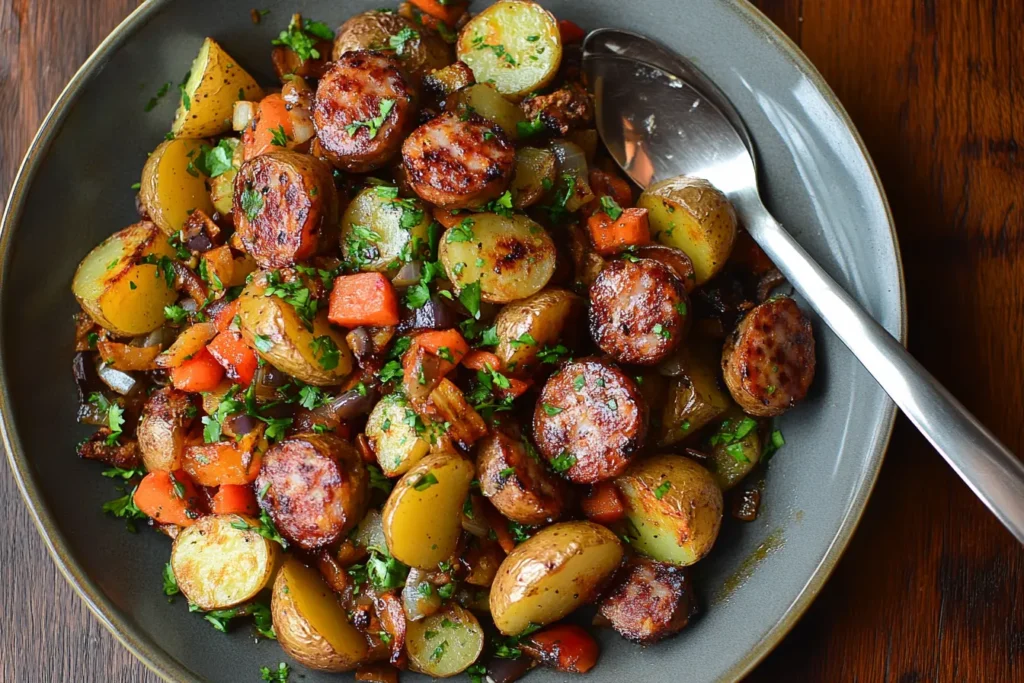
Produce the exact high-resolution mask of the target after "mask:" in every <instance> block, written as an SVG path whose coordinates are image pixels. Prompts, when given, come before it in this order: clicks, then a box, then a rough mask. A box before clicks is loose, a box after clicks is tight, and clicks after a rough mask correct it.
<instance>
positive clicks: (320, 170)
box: [232, 150, 338, 269]
mask: <svg viewBox="0 0 1024 683" xmlns="http://www.w3.org/2000/svg"><path fill="white" fill-rule="evenodd" d="M232 206H233V210H232V215H233V216H234V221H235V231H236V235H237V236H238V239H239V241H240V242H241V245H242V248H243V249H245V251H246V252H248V253H249V254H250V255H251V256H252V257H253V259H255V261H256V263H257V264H258V265H259V267H260V268H264V269H270V268H284V267H286V266H292V265H294V264H295V263H296V262H298V261H301V260H303V259H307V258H309V257H310V256H313V254H315V253H316V251H317V249H318V247H319V246H320V244H321V243H324V244H326V243H328V242H330V241H331V240H330V237H333V231H334V229H335V225H336V224H337V223H338V193H337V191H336V190H335V189H334V180H333V178H332V177H331V170H330V167H328V166H327V164H325V163H324V162H322V161H320V160H319V159H315V158H313V157H311V156H309V155H308V154H300V153H298V152H291V151H284V150H282V151H280V152H270V153H268V154H261V155H260V156H258V157H253V158H252V159H249V160H248V161H246V162H245V163H243V164H242V167H241V168H240V169H239V170H238V175H236V176H235V196H234V200H233V204H232Z"/></svg>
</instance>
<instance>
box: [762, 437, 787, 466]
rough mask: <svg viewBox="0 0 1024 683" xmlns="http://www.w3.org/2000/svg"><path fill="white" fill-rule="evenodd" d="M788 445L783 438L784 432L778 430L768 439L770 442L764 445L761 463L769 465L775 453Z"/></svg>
mask: <svg viewBox="0 0 1024 683" xmlns="http://www.w3.org/2000/svg"><path fill="white" fill-rule="evenodd" d="M785 445H786V440H785V439H784V438H782V432H781V431H779V430H778V429H776V430H774V431H773V432H772V433H771V434H770V435H769V437H768V441H767V442H765V444H764V449H763V450H762V452H761V461H762V462H765V463H767V462H768V461H769V460H771V458H772V456H773V455H775V452H776V451H777V450H779V449H780V448H782V447H783V446H785Z"/></svg>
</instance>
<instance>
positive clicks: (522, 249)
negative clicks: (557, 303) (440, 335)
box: [438, 213, 556, 304]
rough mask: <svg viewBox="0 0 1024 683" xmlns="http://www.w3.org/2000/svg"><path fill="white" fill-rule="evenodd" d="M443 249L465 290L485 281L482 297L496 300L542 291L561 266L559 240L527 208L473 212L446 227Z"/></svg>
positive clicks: (449, 268)
mask: <svg viewBox="0 0 1024 683" xmlns="http://www.w3.org/2000/svg"><path fill="white" fill-rule="evenodd" d="M438 253H439V257H440V259H441V263H442V264H443V265H444V269H445V272H446V273H447V275H448V279H449V280H451V281H452V283H454V285H455V286H456V288H458V289H459V291H460V292H461V291H462V290H463V289H464V288H465V287H467V286H472V285H473V284H475V283H478V282H479V283H480V298H481V299H483V300H484V301H490V302H492V303H499V304H503V303H507V302H509V301H515V300H516V299H524V298H526V297H528V296H530V295H531V294H536V293H537V292H539V291H540V290H541V289H543V288H544V285H546V284H547V283H548V280H550V279H551V276H552V275H553V274H554V272H555V257H556V252H555V243H554V242H553V241H552V240H551V237H550V236H548V234H547V232H546V231H545V230H544V228H542V227H541V226H540V225H538V224H537V223H535V222H534V221H532V220H530V219H529V218H527V217H526V216H523V215H521V214H516V215H514V216H510V217H509V216H499V215H497V214H493V213H477V214H473V215H472V216H470V217H468V218H465V219H463V221H462V223H461V224H460V225H456V226H455V227H453V228H449V229H448V230H447V231H446V232H445V234H444V236H443V237H442V238H441V244H440V247H439V249H438Z"/></svg>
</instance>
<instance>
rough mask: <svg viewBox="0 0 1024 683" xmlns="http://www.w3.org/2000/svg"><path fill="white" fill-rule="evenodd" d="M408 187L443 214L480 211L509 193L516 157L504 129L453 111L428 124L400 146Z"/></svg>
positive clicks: (475, 117)
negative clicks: (476, 209)
mask: <svg viewBox="0 0 1024 683" xmlns="http://www.w3.org/2000/svg"><path fill="white" fill-rule="evenodd" d="M402 162H403V164H404V165H405V170H406V173H407V174H408V178H409V183H410V184H411V185H412V188H413V189H414V190H415V191H416V194H418V195H419V196H420V197H422V198H423V199H425V200H427V201H428V202H430V203H431V204H434V205H436V206H439V207H441V208H443V209H468V208H479V207H481V206H483V205H484V204H486V203H487V202H489V201H491V200H492V199H496V198H497V197H499V196H501V194H502V193H503V192H504V191H505V190H506V189H508V185H509V183H510V182H511V180H512V171H513V169H514V168H515V162H516V152H515V148H514V147H513V146H512V143H511V142H509V140H508V138H507V137H505V134H504V133H502V131H501V129H499V128H496V127H495V126H493V125H492V124H491V123H490V122H488V121H486V120H485V119H483V118H481V117H479V116H475V115H471V116H470V117H469V118H468V119H467V120H463V119H462V118H461V117H460V116H459V115H458V114H457V113H455V112H447V113H445V114H441V115H440V116H438V117H437V118H436V119H433V120H431V121H428V122H427V123H424V124H423V125H422V126H420V127H419V128H417V129H416V130H414V131H413V132H412V134H411V135H409V137H408V138H406V140H405V143H404V144H403V145H402Z"/></svg>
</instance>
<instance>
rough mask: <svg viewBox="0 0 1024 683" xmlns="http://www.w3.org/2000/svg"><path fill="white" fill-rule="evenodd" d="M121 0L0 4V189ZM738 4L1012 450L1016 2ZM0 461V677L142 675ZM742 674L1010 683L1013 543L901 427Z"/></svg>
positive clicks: (941, 353)
mask: <svg viewBox="0 0 1024 683" xmlns="http://www.w3.org/2000/svg"><path fill="white" fill-rule="evenodd" d="M135 4H136V2H135V1H134V0H0V197H6V196H7V193H8V191H9V189H10V185H11V181H12V180H13V177H14V173H15V170H16V168H17V165H18V163H19V162H20V159H21V157H22V155H23V153H24V151H25V149H26V148H27V146H28V143H29V140H30V139H31V137H32V135H33V133H34V132H35V129H36V127H37V126H38V124H39V122H40V121H41V120H42V118H43V116H44V115H45V114H46V112H47V110H48V109H49V107H50V104H51V103H52V102H53V100H54V99H55V98H56V97H57V94H58V93H59V92H60V90H61V89H62V88H63V87H64V85H65V83H66V82H67V81H68V79H69V78H70V77H71V75H72V74H73V73H74V71H75V69H77V67H78V66H79V65H80V64H81V63H82V62H83V61H84V60H85V58H86V57H87V56H88V54H89V53H90V52H91V50H92V49H93V48H94V47H95V46H96V45H97V44H98V43H99V42H100V40H102V39H103V37H104V36H105V35H106V34H107V33H108V32H109V31H110V30H111V29H113V28H114V26H115V25H116V24H117V23H118V22H119V21H120V20H121V19H122V18H123V17H124V16H125V15H126V14H127V13H128V12H129V11H130V10H131V9H132V8H133V7H134V6H135ZM756 4H757V5H758V6H759V7H760V8H761V9H762V10H763V11H765V12H766V13H767V14H768V16H769V17H771V18H772V19H773V20H774V21H775V22H777V23H778V24H779V25H780V26H781V27H782V28H783V29H784V30H785V31H786V32H787V33H788V34H789V35H790V36H791V37H793V39H794V40H796V42H797V43H798V44H800V46H801V47H802V48H803V50H804V51H805V52H806V53H807V54H808V56H809V57H810V59H811V61H812V62H814V64H815V65H817V67H818V68H819V69H820V70H821V72H822V73H823V74H824V76H825V79H826V80H827V81H828V82H829V83H830V84H831V85H832V88H833V89H834V90H835V91H836V93H837V94H838V96H839V99H840V100H841V101H842V102H843V104H844V105H845V106H846V108H847V109H848V110H849V112H850V115H851V116H852V117H853V120H854V121H855V122H856V124H857V126H858V128H859V129H860V132H861V134H862V135H863V137H864V139H865V141H866V142H867V146H868V148H869V149H870V151H871V154H872V155H873V157H874V160H875V163H876V164H877V166H878V168H879V171H880V173H881V176H882V180H883V182H884V184H885V187H886V190H887V192H888V195H889V200H890V202H891V204H892V208H893V213H894V214H895V217H896V224H897V227H898V229H899V235H900V242H901V245H902V249H903V258H904V264H905V267H906V278H907V286H908V292H909V305H910V346H911V349H912V351H913V352H914V353H915V355H916V356H917V357H918V358H919V359H920V360H921V361H922V362H923V363H924V364H925V365H926V366H927V367H928V368H929V369H930V370H931V371H932V372H933V373H935V374H936V375H937V376H938V377H939V379H940V380H941V381H943V382H944V383H945V384H946V385H947V386H948V387H949V388H950V389H951V390H952V391H953V392H954V393H955V394H956V395H957V396H958V397H959V398H960V399H961V400H962V401H963V402H964V403H965V404H966V405H967V407H968V408H970V409H971V410H972V411H974V412H975V413H977V414H978V415H980V416H982V418H983V419H984V420H985V422H986V423H987V424H988V425H989V427H991V428H992V429H993V430H994V431H995V433H996V434H997V435H998V436H999V437H1000V438H1001V439H1003V441H1004V442H1005V443H1006V444H1007V445H1008V446H1009V447H1010V448H1011V449H1012V450H1014V451H1015V452H1018V453H1019V452H1024V420H1022V415H1024V388H1022V387H1024V383H1022V382H1021V381H1020V379H1021V377H1022V376H1024V153H1022V151H1021V150H1020V149H1019V146H1020V145H1021V144H1024V65H1022V62H1024V59H1022V58H1024V28H1022V27H1024V2H1019V1H1013V0H855V1H853V2H851V1H850V0H809V1H807V2H804V0H758V2H757V3H756ZM0 201H2V200H0ZM0 469H2V470H4V471H3V472H2V473H0V514H2V520H3V523H2V524H0V679H2V680H5V681H7V680H10V681H19V682H25V681H152V680H156V678H155V677H154V676H153V675H152V674H149V673H148V672H147V671H146V669H145V667H143V666H142V665H141V664H140V663H138V662H136V661H135V660H134V659H133V658H132V656H131V655H130V654H129V653H128V652H127V651H126V650H124V649H123V648H122V647H120V646H119V645H118V644H117V642H116V641H115V640H114V638H113V637H112V636H110V635H109V634H108V633H107V632H106V631H105V630H104V629H103V628H102V627H101V626H100V625H99V623H98V622H97V621H96V620H95V619H93V618H92V616H91V615H90V614H89V613H88V611H87V610H86V608H85V607H84V605H83V604H82V602H81V601H80V600H79V599H78V598H77V597H76V596H75V594H74V592H73V591H72V590H71V589H70V588H69V587H68V586H67V585H66V584H65V582H64V580H63V578H62V577H61V576H60V575H59V574H58V572H57V571H56V569H55V568H54V565H53V564H52V562H51V561H50V560H49V558H48V556H47V554H46V551H45V549H44V547H43V544H42V542H41V541H40V540H39V537H38V535H37V534H36V531H35V528H34V527H33V525H32V523H31V521H30V519H29V515H28V513H27V511H26V509H25V507H24V505H23V504H22V501H21V499H20V496H19V495H18V493H17V490H16V487H15V485H14V482H13V479H12V478H11V476H10V474H9V473H8V472H7V466H6V462H3V463H2V464H0ZM750 680H752V681H758V682H760V681H765V682H767V681H829V682H834V681H861V682H869V681H886V682H889V681H891V682H893V683H916V682H923V681H958V682H959V681H978V682H985V683H988V682H1000V683H1001V682H1003V681H1007V682H1008V681H1022V680H1024V552H1022V549H1021V547H1020V546H1019V545H1018V544H1016V543H1015V542H1014V541H1013V540H1012V538H1011V537H1010V535H1009V534H1008V533H1007V532H1005V531H1004V530H1003V529H1002V528H1001V527H1000V526H999V525H998V524H997V523H996V522H995V521H994V520H993V519H992V518H991V517H990V516H989V515H988V514H987V512H986V511H985V509H984V508H983V507H982V505H981V504H980V503H979V502H978V501H977V500H975V499H974V497H973V496H972V495H971V493H970V492H969V491H968V489H967V488H966V487H965V486H964V485H963V484H962V483H961V482H960V481H959V480H958V479H957V478H956V476H955V475H954V474H953V473H952V471H951V470H949V469H948V468H947V467H946V466H945V465H944V464H943V463H942V461H941V460H940V458H939V457H938V455H936V454H935V453H934V452H933V451H932V450H931V448H930V447H929V446H928V445H927V444H926V443H925V441H924V439H923V438H922V437H920V436H919V435H918V434H917V433H916V432H915V431H914V430H913V429H912V428H911V427H910V425H909V424H908V423H907V422H906V421H905V420H903V419H902V418H901V419H900V422H899V423H898V425H897V427H896V432H895V434H894V436H893V441H892V445H891V446H890V449H889V455H888V457H887V459H886V463H885V466H884V467H883V469H882V474H881V478H880V480H879V482H878V486H877V488H876V490H875V493H874V496H873V498H872V500H871V503H870V504H869V506H868V508H867V512H866V513H865V516H864V519H863V521H862V523H861V525H860V528H859V529H858V531H857V533H856V535H855V537H854V539H853V542H852V543H851V545H850V547H849V549H848V551H847V552H846V555H845V556H844V558H843V559H842V561H841V562H840V563H839V566H838V568H837V569H836V572H835V574H834V575H833V577H832V579H831V580H830V581H829V583H828V585H827V586H826V587H825V589H824V590H823V591H822V593H821V595H820V596H819V598H818V599H817V601H816V602H815V603H814V605H813V606H812V607H811V608H810V610H809V611H808V613H807V614H806V616H805V617H804V618H803V620H802V621H801V622H800V623H799V624H798V625H797V627H796V628H795V629H794V630H793V632H792V633H791V634H790V635H789V637H787V638H786V640H785V641H784V642H783V643H782V645H781V646H780V647H779V648H778V649H777V650H776V651H775V652H774V653H773V654H772V655H771V656H770V657H769V658H768V659H767V660H766V661H765V662H764V664H762V665H761V667H760V668H759V669H758V670H757V671H756V672H755V673H754V674H753V675H752V676H751V677H750Z"/></svg>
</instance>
